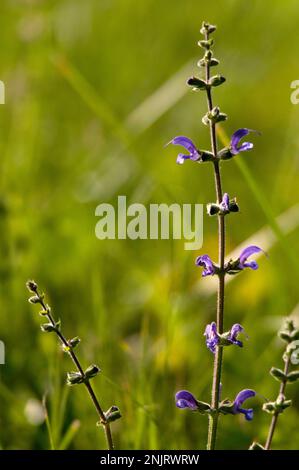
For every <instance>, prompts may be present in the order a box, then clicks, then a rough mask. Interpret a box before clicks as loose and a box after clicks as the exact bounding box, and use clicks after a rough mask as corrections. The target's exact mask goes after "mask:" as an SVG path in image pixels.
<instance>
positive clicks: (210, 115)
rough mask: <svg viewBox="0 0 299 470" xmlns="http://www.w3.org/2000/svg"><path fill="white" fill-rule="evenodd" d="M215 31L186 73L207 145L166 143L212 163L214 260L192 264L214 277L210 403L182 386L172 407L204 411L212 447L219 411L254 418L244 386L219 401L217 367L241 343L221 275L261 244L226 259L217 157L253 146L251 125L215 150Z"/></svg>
mask: <svg viewBox="0 0 299 470" xmlns="http://www.w3.org/2000/svg"><path fill="white" fill-rule="evenodd" d="M215 30H216V26H213V25H211V24H209V23H206V22H204V23H203V25H202V28H201V30H200V32H201V34H202V35H203V39H202V40H200V41H199V42H198V45H199V46H200V47H201V48H202V49H203V50H204V56H203V58H202V59H200V60H199V62H198V66H199V67H200V68H202V69H203V70H204V76H203V77H202V78H198V77H191V78H189V79H188V81H187V84H188V85H189V86H191V87H192V89H193V90H194V91H199V90H200V91H203V92H205V94H206V99H207V107H208V111H207V113H206V114H205V115H204V116H203V118H202V122H203V124H204V125H206V126H208V127H209V131H210V140H211V149H210V150H200V149H199V148H197V146H196V145H195V144H194V143H193V142H192V140H190V139H189V138H188V137H184V136H178V137H175V138H174V139H173V140H172V141H171V142H170V143H171V144H174V145H180V146H182V147H184V148H185V149H186V150H187V154H186V153H179V155H178V157H177V163H179V164H183V163H184V162H185V161H186V160H192V161H194V162H198V163H204V162H211V163H212V165H213V170H214V180H215V190H216V198H217V200H216V202H215V203H210V204H208V206H207V212H208V214H209V215H210V216H213V215H215V216H216V215H217V219H218V263H217V264H216V263H214V262H213V261H212V259H211V258H210V256H209V255H207V254H204V255H201V256H198V257H197V259H196V265H197V266H199V267H202V268H203V271H202V276H203V277H206V276H214V275H215V276H217V278H218V290H217V307H216V318H215V321H213V322H212V323H211V324H209V325H207V327H206V330H205V333H204V335H205V337H206V344H207V347H208V348H209V349H210V351H211V352H212V353H213V355H214V367H213V381H212V394H211V395H212V396H211V404H208V403H204V402H200V401H198V400H197V399H196V398H195V397H194V396H193V395H192V394H191V393H190V392H188V391H186V390H182V391H180V392H178V393H177V394H176V405H177V406H178V407H179V408H189V409H191V410H193V411H199V412H200V413H203V414H208V415H209V429H208V443H207V449H208V450H212V449H215V444H216V436H217V426H218V420H219V415H220V413H222V414H238V413H243V414H244V416H245V418H246V420H248V421H249V420H251V419H252V418H253V410H252V409H245V408H243V403H244V401H245V400H247V399H249V398H251V397H253V396H255V391H254V390H251V389H245V390H242V391H241V392H239V393H238V394H237V396H236V398H235V400H234V401H233V402H231V401H229V400H224V401H220V400H221V398H220V394H221V371H222V362H223V347H225V346H231V345H236V346H239V347H242V346H243V343H242V342H241V341H240V340H239V339H238V338H237V337H238V335H239V334H240V333H242V332H243V327H242V326H241V325H240V324H235V325H233V326H232V327H231V329H230V330H229V331H226V332H225V331H224V293H225V277H226V275H232V274H237V273H238V272H240V271H242V270H243V269H245V268H251V269H253V270H256V269H257V268H258V265H257V263H256V261H254V260H249V258H250V257H251V256H252V255H254V254H255V253H258V252H260V251H262V250H261V248H259V247H257V246H249V247H247V248H245V249H244V250H243V251H242V252H241V253H240V256H239V257H238V259H236V260H229V261H228V262H226V261H225V230H226V216H227V215H228V214H229V213H231V212H238V211H239V207H238V204H237V202H236V199H235V198H232V199H231V198H230V197H229V195H228V193H227V192H224V191H223V186H222V178H221V169H220V164H221V162H222V161H225V160H230V159H231V158H233V157H234V156H235V155H237V154H239V153H241V152H244V151H248V150H251V149H252V148H253V144H252V143H251V142H242V139H243V138H244V137H245V136H247V135H248V134H249V133H251V132H256V131H253V130H251V129H247V128H242V129H238V130H237V131H236V132H235V133H234V134H233V135H232V138H231V142H230V145H229V146H228V147H225V148H222V149H218V143H217V129H216V128H217V124H218V123H219V122H222V121H225V120H226V119H227V115H226V114H225V113H223V112H221V111H220V108H219V107H218V106H215V105H214V102H213V97H212V90H213V89H214V87H218V86H220V85H222V84H223V83H224V82H225V78H224V77H223V76H222V75H211V68H213V67H215V66H217V65H218V64H219V61H218V60H217V59H216V58H215V57H214V56H213V52H212V46H213V39H211V38H210V35H211V34H212V33H213V32H214V31H215Z"/></svg>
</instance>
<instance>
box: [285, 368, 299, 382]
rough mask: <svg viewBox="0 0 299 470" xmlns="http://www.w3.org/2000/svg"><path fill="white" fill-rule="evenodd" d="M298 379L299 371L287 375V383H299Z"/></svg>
mask: <svg viewBox="0 0 299 470" xmlns="http://www.w3.org/2000/svg"><path fill="white" fill-rule="evenodd" d="M298 379H299V370H296V371H294V372H289V374H288V375H287V381H288V382H289V383H294V382H297V380H298Z"/></svg>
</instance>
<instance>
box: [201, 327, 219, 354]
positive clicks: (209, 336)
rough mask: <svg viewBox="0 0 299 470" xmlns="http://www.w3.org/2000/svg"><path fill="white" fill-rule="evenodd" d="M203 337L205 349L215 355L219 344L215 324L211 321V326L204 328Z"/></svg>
mask: <svg viewBox="0 0 299 470" xmlns="http://www.w3.org/2000/svg"><path fill="white" fill-rule="evenodd" d="M204 336H205V337H206V345H207V348H208V349H209V350H210V351H211V352H212V353H213V354H215V352H216V346H217V344H219V341H220V337H219V335H218V333H217V326H216V323H215V322H214V321H213V322H212V323H211V324H209V325H207V326H206V329H205V332H204Z"/></svg>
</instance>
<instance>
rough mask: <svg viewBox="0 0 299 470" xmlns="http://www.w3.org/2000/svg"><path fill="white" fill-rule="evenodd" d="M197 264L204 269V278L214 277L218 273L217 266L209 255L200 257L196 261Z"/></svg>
mask: <svg viewBox="0 0 299 470" xmlns="http://www.w3.org/2000/svg"><path fill="white" fill-rule="evenodd" d="M195 264H196V266H202V267H204V270H203V272H202V277H206V276H213V275H214V274H215V272H216V266H215V265H214V264H213V261H212V260H211V258H210V257H209V255H202V256H198V257H197V258H196V260H195Z"/></svg>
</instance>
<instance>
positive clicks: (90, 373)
mask: <svg viewBox="0 0 299 470" xmlns="http://www.w3.org/2000/svg"><path fill="white" fill-rule="evenodd" d="M100 372H101V369H100V368H99V367H98V366H96V365H95V364H92V365H91V366H89V367H88V368H87V369H86V371H85V372H84V374H85V377H86V378H87V379H92V378H93V377H95V376H96V375H98V374H99V373H100Z"/></svg>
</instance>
